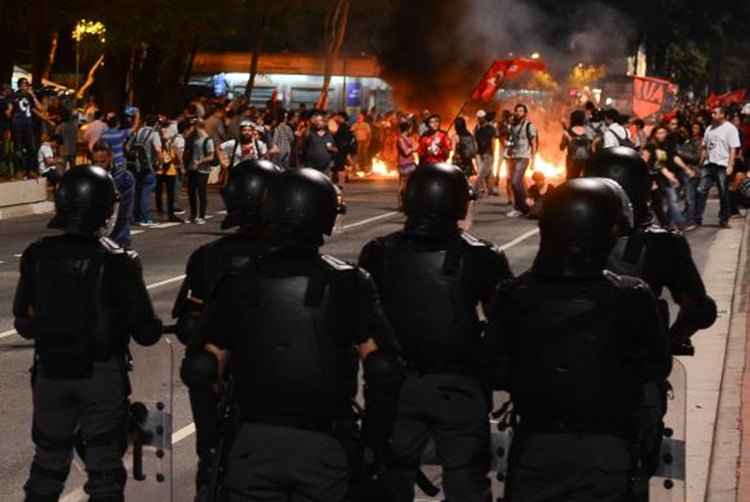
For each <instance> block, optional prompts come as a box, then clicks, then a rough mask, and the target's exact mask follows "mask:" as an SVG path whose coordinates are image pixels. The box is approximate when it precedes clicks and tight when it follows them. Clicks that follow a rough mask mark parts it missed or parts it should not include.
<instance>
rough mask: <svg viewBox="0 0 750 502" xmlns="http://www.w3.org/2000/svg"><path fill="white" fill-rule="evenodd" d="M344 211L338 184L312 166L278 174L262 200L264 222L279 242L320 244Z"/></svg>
mask: <svg viewBox="0 0 750 502" xmlns="http://www.w3.org/2000/svg"><path fill="white" fill-rule="evenodd" d="M343 212H344V209H343V206H342V204H341V197H340V194H339V190H338V188H337V187H336V185H334V184H333V183H332V182H331V180H329V179H328V177H327V176H326V175H325V174H323V173H321V172H320V171H317V170H315V169H309V168H301V169H294V170H290V171H285V172H283V173H282V174H280V175H279V176H276V177H275V178H274V180H273V182H272V183H271V185H270V187H269V190H268V192H267V193H266V199H265V201H264V204H263V215H264V218H263V219H264V222H265V223H267V224H269V228H270V232H271V239H272V240H273V241H274V243H275V244H277V245H278V244H281V245H300V246H320V245H322V244H323V236H324V235H331V233H332V232H333V226H334V224H335V223H336V217H337V215H339V214H341V213H343Z"/></svg>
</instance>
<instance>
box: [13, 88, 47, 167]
mask: <svg viewBox="0 0 750 502" xmlns="http://www.w3.org/2000/svg"><path fill="white" fill-rule="evenodd" d="M13 110H14V114H13V125H12V131H13V143H14V144H15V147H16V150H17V151H18V152H19V153H20V156H21V161H22V167H23V170H24V172H25V176H26V177H27V178H28V177H30V176H31V174H32V172H33V170H34V160H35V156H36V153H37V142H36V136H35V135H34V124H33V119H32V117H33V116H41V114H40V112H39V101H38V100H37V98H36V96H35V95H34V91H32V90H31V85H30V84H29V80H28V79H26V78H19V79H18V91H17V92H16V93H15V95H14V96H13Z"/></svg>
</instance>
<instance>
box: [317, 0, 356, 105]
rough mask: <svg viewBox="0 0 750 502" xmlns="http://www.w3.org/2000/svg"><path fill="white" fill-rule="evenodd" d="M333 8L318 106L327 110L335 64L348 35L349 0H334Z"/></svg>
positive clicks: (328, 27)
mask: <svg viewBox="0 0 750 502" xmlns="http://www.w3.org/2000/svg"><path fill="white" fill-rule="evenodd" d="M334 1H335V3H334V4H333V8H332V9H331V11H330V14H329V15H328V17H327V18H326V25H325V34H326V42H327V43H326V60H325V66H324V68H323V87H322V88H321V90H320V98H318V104H317V108H318V109H321V110H325V109H326V108H327V107H328V88H329V87H330V86H331V76H332V74H333V65H334V64H335V63H336V61H337V60H338V58H339V54H340V53H341V46H342V45H343V43H344V37H345V36H346V27H347V24H348V22H349V7H350V4H349V0H334Z"/></svg>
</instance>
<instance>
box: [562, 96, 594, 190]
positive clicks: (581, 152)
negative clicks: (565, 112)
mask: <svg viewBox="0 0 750 502" xmlns="http://www.w3.org/2000/svg"><path fill="white" fill-rule="evenodd" d="M593 143H594V134H593V132H592V131H591V129H589V128H587V127H586V113H585V112H584V111H583V110H575V111H574V112H573V113H571V114H570V128H568V129H565V130H563V137H562V142H561V143H560V150H567V156H566V158H565V171H566V177H567V179H573V178H578V177H579V176H581V173H582V172H583V170H584V169H585V168H586V165H587V164H588V162H589V159H591V154H592V152H593Z"/></svg>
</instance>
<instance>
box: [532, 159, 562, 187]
mask: <svg viewBox="0 0 750 502" xmlns="http://www.w3.org/2000/svg"><path fill="white" fill-rule="evenodd" d="M534 171H541V172H542V174H544V177H545V178H547V179H548V180H550V181H551V180H557V181H563V180H564V179H565V166H558V165H555V164H553V163H552V162H548V161H546V160H544V159H543V158H542V156H541V155H540V154H537V156H536V160H535V161H534ZM534 171H532V170H531V169H528V170H527V171H526V177H527V178H531V175H532V174H533V173H534Z"/></svg>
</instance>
